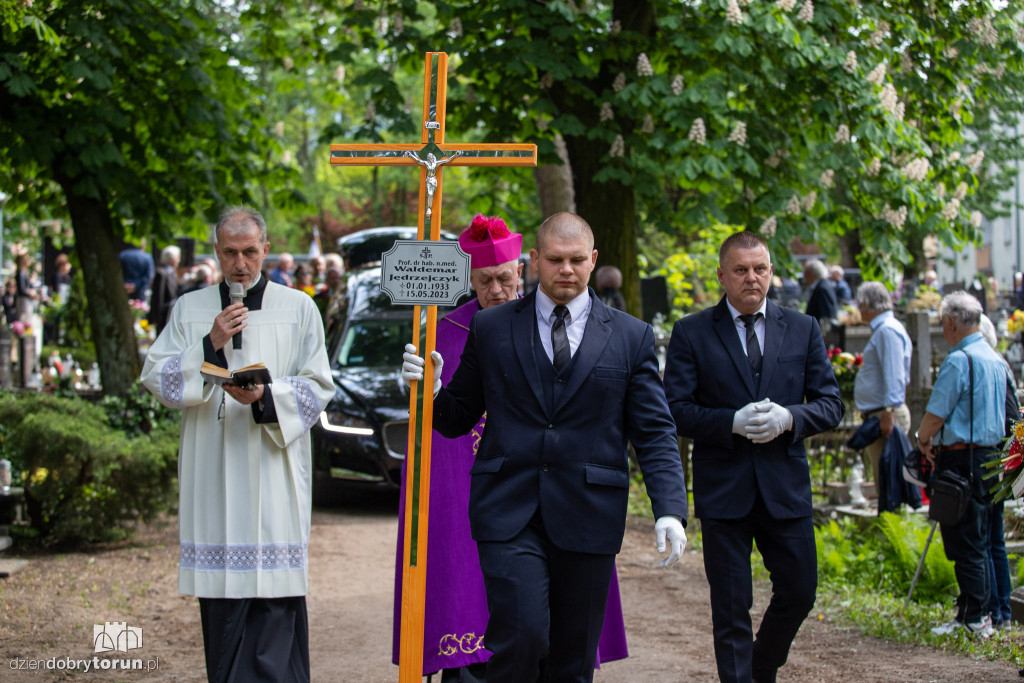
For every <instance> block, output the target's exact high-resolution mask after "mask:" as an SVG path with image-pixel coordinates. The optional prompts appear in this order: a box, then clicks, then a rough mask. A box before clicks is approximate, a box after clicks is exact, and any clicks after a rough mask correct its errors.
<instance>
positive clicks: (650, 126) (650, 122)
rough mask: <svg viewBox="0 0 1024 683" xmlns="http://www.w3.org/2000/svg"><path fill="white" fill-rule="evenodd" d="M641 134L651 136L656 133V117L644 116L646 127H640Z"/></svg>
mask: <svg viewBox="0 0 1024 683" xmlns="http://www.w3.org/2000/svg"><path fill="white" fill-rule="evenodd" d="M640 132H642V133H646V134H647V135H650V134H651V133H653V132H654V117H653V116H651V115H650V114H647V115H646V116H644V125H643V126H641V127H640Z"/></svg>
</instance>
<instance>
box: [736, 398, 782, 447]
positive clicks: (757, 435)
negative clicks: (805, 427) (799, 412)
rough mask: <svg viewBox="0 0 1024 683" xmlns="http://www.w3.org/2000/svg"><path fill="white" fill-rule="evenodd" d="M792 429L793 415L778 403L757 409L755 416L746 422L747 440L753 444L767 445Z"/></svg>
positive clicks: (760, 406) (767, 404)
mask: <svg viewBox="0 0 1024 683" xmlns="http://www.w3.org/2000/svg"><path fill="white" fill-rule="evenodd" d="M792 428H793V413H791V412H789V409H788V408H785V407H783V406H780V405H779V404H778V403H771V402H769V403H766V404H765V405H759V406H758V407H757V415H755V416H754V417H752V418H750V421H749V422H747V438H748V439H750V440H751V441H753V442H754V443H768V442H769V441H771V440H772V439H774V438H775V437H777V436H778V435H779V434H781V433H782V432H784V431H786V430H787V429H792Z"/></svg>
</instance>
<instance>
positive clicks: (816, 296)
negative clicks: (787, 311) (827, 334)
mask: <svg viewBox="0 0 1024 683" xmlns="http://www.w3.org/2000/svg"><path fill="white" fill-rule="evenodd" d="M804 282H805V283H807V287H808V289H809V291H810V298H808V299H807V310H806V313H807V315H809V316H811V317H812V318H814V319H815V320H817V321H818V323H819V324H824V323H826V322H827V323H828V324H829V325H831V323H832V321H833V320H835V319H836V315H838V310H839V305H838V303H837V302H836V290H835V286H834V285H833V284H832V281H831V280H829V279H828V268H826V267H825V264H824V263H822V262H821V261H819V260H818V259H811V260H810V261H808V262H807V264H806V265H805V266H804Z"/></svg>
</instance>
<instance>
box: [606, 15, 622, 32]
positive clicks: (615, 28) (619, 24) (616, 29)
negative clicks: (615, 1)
mask: <svg viewBox="0 0 1024 683" xmlns="http://www.w3.org/2000/svg"><path fill="white" fill-rule="evenodd" d="M621 30H622V22H621V21H619V20H618V19H616V20H615V21H613V22H612V27H611V28H610V29H609V30H608V32H609V33H611V34H612V35H613V36H617V35H619V32H620V31H621Z"/></svg>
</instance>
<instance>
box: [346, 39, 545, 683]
mask: <svg viewBox="0 0 1024 683" xmlns="http://www.w3.org/2000/svg"><path fill="white" fill-rule="evenodd" d="M447 83H448V55H447V54H445V53H444V52H428V53H427V63H426V71H425V74H424V78H423V130H422V139H421V141H420V143H419V144H416V143H400V144H332V145H331V165H339V166H419V167H420V196H419V212H418V213H419V223H418V225H419V230H418V231H417V239H421V240H422V239H432V240H437V239H439V237H440V232H441V180H442V172H443V170H444V169H443V167H444V166H445V165H448V166H536V165H537V146H536V145H531V144H458V143H455V144H452V143H446V142H445V141H444V116H445V102H446V95H447V89H448V88H447ZM420 308H421V307H420V306H416V307H414V309H413V333H412V343H413V345H415V346H416V347H417V349H419V337H420V316H421V311H420ZM436 328H437V307H436V306H428V307H427V334H426V348H425V349H424V350H423V353H422V356H423V357H424V358H425V359H426V367H425V368H424V375H423V377H424V380H423V382H417V383H415V384H414V386H413V389H412V392H411V395H410V397H409V446H408V451H407V452H408V456H407V461H408V462H406V494H405V539H404V541H405V550H404V554H403V555H404V556H403V562H404V568H403V571H402V631H401V653H400V656H399V681H400V682H401V683H417V682H419V681H421V680H422V677H423V618H424V615H423V602H424V597H425V593H426V576H427V522H428V518H429V516H428V512H427V511H428V510H429V506H430V436H431V431H432V423H433V420H432V416H433V409H434V395H433V391H432V389H433V384H434V383H433V377H434V367H433V363H432V362H431V360H430V354H431V352H432V351H433V350H434V343H435V333H436ZM395 362H396V363H397V362H398V359H397V358H396V359H395ZM416 384H418V385H422V386H415V385H416Z"/></svg>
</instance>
